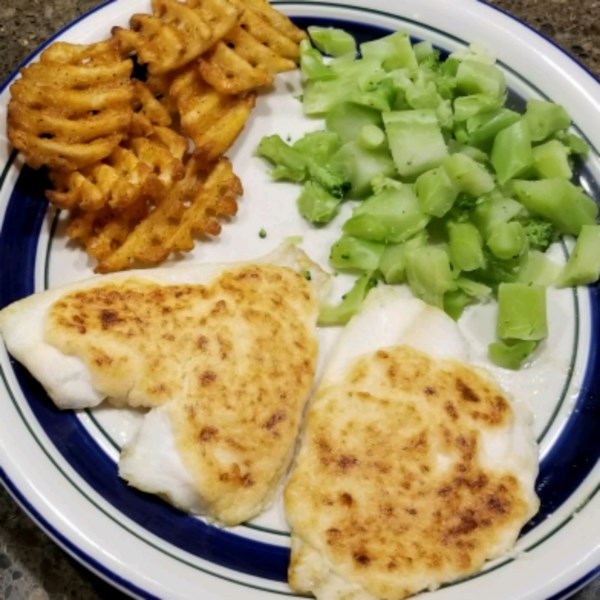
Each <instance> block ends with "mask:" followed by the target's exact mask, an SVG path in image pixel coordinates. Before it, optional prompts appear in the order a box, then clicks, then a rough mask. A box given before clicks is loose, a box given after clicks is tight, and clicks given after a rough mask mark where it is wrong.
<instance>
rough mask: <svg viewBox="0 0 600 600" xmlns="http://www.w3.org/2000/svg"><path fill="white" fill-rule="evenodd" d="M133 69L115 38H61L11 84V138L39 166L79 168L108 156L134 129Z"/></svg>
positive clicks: (35, 165) (23, 70)
mask: <svg viewBox="0 0 600 600" xmlns="http://www.w3.org/2000/svg"><path fill="white" fill-rule="evenodd" d="M132 69H133V63H132V61H131V60H129V59H124V58H123V57H122V56H121V55H120V53H119V52H118V49H117V46H116V44H115V43H114V42H112V41H103V42H98V43H94V44H88V45H78V44H68V43H65V42H55V43H54V44H52V45H51V46H49V47H48V48H47V49H46V50H44V51H43V52H42V53H41V55H40V59H39V61H38V62H35V63H33V64H31V65H29V66H27V67H24V68H23V69H21V77H20V78H19V79H17V80H16V81H15V82H14V83H13V84H12V85H11V86H10V92H11V98H10V101H9V103H8V113H7V114H8V117H7V125H8V129H7V132H8V138H9V140H10V142H11V143H12V144H13V145H14V147H15V148H17V149H18V150H20V151H21V152H22V153H23V155H24V157H25V160H26V161H27V163H28V164H29V165H31V166H32V167H34V168H39V167H41V166H42V165H47V166H50V167H52V168H56V169H65V170H76V169H79V168H82V167H86V166H88V165H91V164H93V163H94V162H96V161H99V160H102V159H103V158H106V157H107V156H108V155H109V154H110V153H111V152H112V151H113V150H114V149H115V148H116V147H117V145H118V144H119V142H121V140H122V139H123V138H124V137H125V136H126V135H127V134H128V131H129V125H130V122H131V118H132V114H133V108H132V99H133V87H132V84H131V72H132Z"/></svg>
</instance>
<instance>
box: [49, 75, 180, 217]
mask: <svg viewBox="0 0 600 600" xmlns="http://www.w3.org/2000/svg"><path fill="white" fill-rule="evenodd" d="M133 87H134V92H135V93H134V114H133V119H132V122H131V129H130V137H128V138H127V139H125V140H123V142H121V144H120V145H119V146H117V148H115V149H114V150H113V151H112V152H111V154H110V155H109V156H108V157H107V158H105V159H103V160H102V161H100V162H98V163H95V164H94V165H90V166H88V167H83V168H81V169H79V170H77V171H60V170H51V171H50V173H49V176H50V180H51V181H52V183H53V185H54V189H53V190H48V191H47V192H46V197H47V198H48V199H49V200H50V202H52V204H54V205H55V206H56V207H58V208H61V209H73V208H77V207H78V208H81V209H82V210H86V211H90V210H91V211H97V210H99V209H100V208H102V207H103V206H105V205H109V206H110V207H111V208H112V209H114V210H116V211H119V210H123V209H124V208H125V207H127V206H129V205H130V204H133V203H134V202H135V201H136V200H137V198H138V197H139V196H140V195H141V196H148V195H155V194H158V193H166V190H168V189H169V188H170V186H171V185H172V184H173V182H174V181H175V180H176V179H179V178H181V177H182V176H183V162H182V161H183V158H184V155H185V154H186V152H187V150H188V140H187V138H185V137H184V136H182V135H179V134H178V133H177V132H176V131H174V130H173V129H171V128H170V127H169V125H171V116H170V114H169V112H168V110H167V109H166V108H165V107H164V106H163V105H162V104H161V103H160V102H159V101H158V100H157V99H156V98H155V97H154V94H153V93H152V91H151V90H150V89H149V88H148V87H147V86H146V85H145V84H144V83H142V82H141V81H137V80H133Z"/></svg>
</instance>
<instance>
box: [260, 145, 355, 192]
mask: <svg viewBox="0 0 600 600" xmlns="http://www.w3.org/2000/svg"><path fill="white" fill-rule="evenodd" d="M256 152H257V154H258V156H262V157H263V158H266V159H267V160H269V161H270V162H272V163H273V164H274V165H275V169H273V171H272V173H271V175H272V176H273V178H274V179H288V180H290V181H296V182H301V181H306V180H312V181H315V182H316V183H318V184H319V185H321V186H322V187H323V188H325V189H326V190H327V191H328V192H329V193H330V194H331V195H332V196H335V197H336V198H343V197H344V194H345V193H346V192H347V191H348V190H349V189H350V181H349V180H348V179H347V178H346V177H345V176H344V175H342V174H340V173H339V172H337V171H336V170H334V169H333V168H331V167H330V166H329V165H327V164H323V163H321V162H320V161H319V160H318V158H315V156H314V154H312V155H309V148H307V149H306V154H305V153H304V152H300V151H299V150H298V148H297V147H292V146H289V145H288V144H286V143H285V142H284V141H283V140H282V139H281V136H279V135H277V134H275V135H270V136H266V137H264V138H263V139H262V140H261V141H260V143H259V145H258V147H257V149H256Z"/></svg>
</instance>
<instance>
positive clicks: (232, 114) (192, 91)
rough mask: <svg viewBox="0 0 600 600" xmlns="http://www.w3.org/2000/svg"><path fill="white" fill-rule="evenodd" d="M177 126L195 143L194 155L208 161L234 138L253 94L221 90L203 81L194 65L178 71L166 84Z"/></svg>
mask: <svg viewBox="0 0 600 600" xmlns="http://www.w3.org/2000/svg"><path fill="white" fill-rule="evenodd" d="M169 95H170V97H171V98H172V100H173V101H174V103H175V105H176V106H177V110H178V112H179V120H180V124H181V129H182V130H183V131H184V133H185V134H186V135H188V136H189V137H190V138H191V140H192V141H193V142H194V145H195V153H196V156H197V157H199V158H201V159H202V160H204V161H206V162H212V161H213V160H215V159H216V158H218V157H219V156H221V155H222V154H224V153H225V152H226V151H227V150H228V149H229V148H230V147H231V145H232V144H233V143H234V142H235V140H236V139H237V138H238V136H239V134H240V132H241V131H242V129H243V128H244V125H245V124H246V121H247V119H248V117H249V116H250V113H251V111H252V109H253V108H254V105H255V103H256V94H255V93H254V92H250V93H249V94H247V95H244V96H232V95H228V94H222V93H220V92H218V91H217V90H215V89H214V88H212V87H211V86H209V85H208V84H207V83H206V82H204V81H203V79H202V77H201V76H200V73H199V71H198V68H197V65H195V64H194V65H190V66H189V67H188V68H186V69H185V70H184V71H183V72H182V73H180V74H179V75H178V76H177V77H176V78H175V79H174V80H173V83H172V84H171V87H170V88H169Z"/></svg>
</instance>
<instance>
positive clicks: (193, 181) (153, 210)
mask: <svg viewBox="0 0 600 600" xmlns="http://www.w3.org/2000/svg"><path fill="white" fill-rule="evenodd" d="M241 193H242V187H241V183H240V181H239V179H238V178H237V176H236V175H235V174H234V173H233V170H232V169H231V163H230V162H229V160H228V159H226V158H220V159H219V160H218V161H217V162H216V163H213V164H212V165H210V166H208V167H207V166H206V163H202V162H200V161H199V160H198V159H197V158H195V157H192V158H190V160H188V162H187V163H186V167H185V174H184V177H183V178H182V179H180V180H178V181H176V182H175V183H174V185H173V186H172V187H171V189H170V191H169V192H168V193H167V194H166V195H164V196H162V197H156V198H153V199H152V201H146V202H145V203H144V202H142V200H141V199H140V200H138V202H136V203H135V204H132V205H131V206H129V207H128V208H127V209H126V210H125V211H123V212H119V213H117V212H115V211H112V210H111V209H110V208H103V209H101V210H100V211H98V212H96V213H93V212H81V211H79V212H74V213H73V216H72V217H71V220H70V223H69V225H68V228H67V233H68V235H69V236H70V237H71V238H73V239H78V240H79V241H81V242H82V243H83V244H84V246H85V248H86V250H87V252H88V253H89V254H90V255H91V256H94V257H95V258H97V259H98V261H99V262H98V265H97V267H96V269H95V270H96V272H98V273H109V272H113V271H120V270H123V269H128V268H130V267H132V266H134V265H143V266H149V265H156V264H159V263H160V262H162V261H163V260H165V259H166V258H167V257H168V256H169V255H171V254H173V253H176V252H188V251H190V250H192V248H193V247H194V238H195V237H199V236H205V235H213V236H214V235H218V234H219V233H220V231H221V225H220V223H219V218H222V217H230V216H233V215H235V214H236V212H237V198H238V196H239V195H240V194H241Z"/></svg>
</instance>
